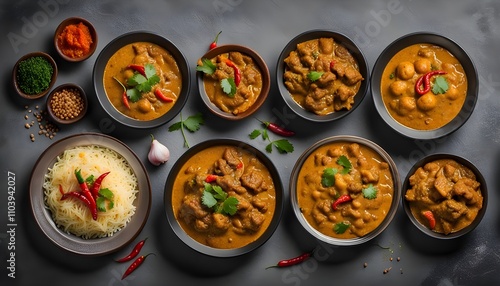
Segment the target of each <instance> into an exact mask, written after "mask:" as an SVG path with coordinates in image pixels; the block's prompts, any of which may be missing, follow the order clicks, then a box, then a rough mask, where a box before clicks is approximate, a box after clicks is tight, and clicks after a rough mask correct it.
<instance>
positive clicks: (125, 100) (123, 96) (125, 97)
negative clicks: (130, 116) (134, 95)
mask: <svg viewBox="0 0 500 286" xmlns="http://www.w3.org/2000/svg"><path fill="white" fill-rule="evenodd" d="M113 79H114V80H116V81H117V82H118V83H119V84H120V85H121V86H122V87H123V93H122V102H123V105H125V107H126V108H127V109H130V103H129V102H128V96H127V88H126V87H125V86H124V85H123V83H122V82H121V81H119V80H118V79H117V78H116V77H113Z"/></svg>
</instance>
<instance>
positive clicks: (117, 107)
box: [93, 32, 190, 128]
mask: <svg viewBox="0 0 500 286" xmlns="http://www.w3.org/2000/svg"><path fill="white" fill-rule="evenodd" d="M93 80H94V87H95V90H96V94H97V97H98V99H99V102H100V103H101V106H102V107H103V108H104V110H105V111H106V112H107V113H108V114H109V115H110V116H111V117H112V118H113V119H115V120H116V121H118V122H120V123H122V124H124V125H126V126H129V127H134V128H153V127H157V126H159V125H162V124H165V123H166V122H168V121H170V120H171V119H172V118H174V117H175V116H176V115H177V114H178V113H179V112H180V110H181V109H182V107H183V106H184V104H185V103H186V101H187V98H188V95H189V88H190V74H189V67H188V64H187V61H186V59H185V57H184V55H183V54H182V53H181V51H180V50H179V49H178V48H177V47H176V46H175V45H174V44H173V43H172V42H170V41H169V40H168V39H166V38H164V37H162V36H159V35H157V34H153V33H150V32H131V33H128V34H124V35H122V36H120V37H118V38H116V39H114V40H113V41H111V42H110V43H109V44H108V45H107V46H106V47H105V48H104V49H103V51H102V52H101V53H100V54H99V57H98V58H97V61H96V63H95V66H94V74H93Z"/></svg>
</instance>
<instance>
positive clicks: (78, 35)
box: [57, 22, 93, 59]
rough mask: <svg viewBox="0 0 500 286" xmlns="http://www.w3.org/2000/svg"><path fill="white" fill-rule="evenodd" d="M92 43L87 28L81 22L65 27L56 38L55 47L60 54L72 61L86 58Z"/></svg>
mask: <svg viewBox="0 0 500 286" xmlns="http://www.w3.org/2000/svg"><path fill="white" fill-rule="evenodd" d="M92 43H93V40H92V35H91V34H90V30H89V27H87V26H86V25H85V24H83V23H82V22H80V23H78V24H71V25H68V26H66V27H65V28H64V30H63V31H62V33H61V34H60V35H58V36H57V45H58V46H59V49H60V50H61V52H62V53H63V54H64V55H66V56H68V57H70V58H73V59H76V58H81V57H84V56H86V55H87V54H88V53H89V52H90V47H91V45H92Z"/></svg>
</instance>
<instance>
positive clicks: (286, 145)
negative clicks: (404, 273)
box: [273, 139, 293, 154]
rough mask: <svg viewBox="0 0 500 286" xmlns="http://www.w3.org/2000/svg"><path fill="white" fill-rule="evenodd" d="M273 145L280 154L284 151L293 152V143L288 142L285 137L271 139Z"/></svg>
mask: <svg viewBox="0 0 500 286" xmlns="http://www.w3.org/2000/svg"><path fill="white" fill-rule="evenodd" d="M273 145H274V146H275V147H276V149H278V152H280V153H281V154H284V153H292V152H293V145H292V143H290V142H288V140H286V139H279V140H275V141H273Z"/></svg>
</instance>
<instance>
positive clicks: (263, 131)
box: [262, 129, 271, 141]
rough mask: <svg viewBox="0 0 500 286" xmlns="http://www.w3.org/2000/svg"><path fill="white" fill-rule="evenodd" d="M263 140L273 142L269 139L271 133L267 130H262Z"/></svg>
mask: <svg viewBox="0 0 500 286" xmlns="http://www.w3.org/2000/svg"><path fill="white" fill-rule="evenodd" d="M262 139H264V140H269V141H271V139H269V133H268V132H267V129H262Z"/></svg>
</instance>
